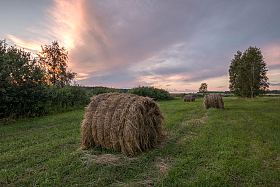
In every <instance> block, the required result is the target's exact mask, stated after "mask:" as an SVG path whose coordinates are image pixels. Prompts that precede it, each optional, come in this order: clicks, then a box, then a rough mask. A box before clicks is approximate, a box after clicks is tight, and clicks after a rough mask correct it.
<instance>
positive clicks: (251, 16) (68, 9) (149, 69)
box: [0, 0, 280, 92]
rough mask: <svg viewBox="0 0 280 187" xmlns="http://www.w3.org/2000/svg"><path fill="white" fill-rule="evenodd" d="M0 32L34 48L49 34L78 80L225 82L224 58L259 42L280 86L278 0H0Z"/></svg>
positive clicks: (223, 86)
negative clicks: (61, 49) (65, 51)
mask: <svg viewBox="0 0 280 187" xmlns="http://www.w3.org/2000/svg"><path fill="white" fill-rule="evenodd" d="M0 7H1V11H0V24H1V26H0V39H1V40H3V39H6V41H7V43H8V45H10V46H11V45H16V46H18V47H21V48H24V49H25V50H26V51H30V52H32V54H34V55H35V54H37V53H38V52H39V51H40V50H41V45H50V44H51V42H52V41H54V40H57V41H58V42H59V44H60V46H64V47H65V48H66V50H67V51H69V63H68V68H69V70H71V71H73V72H76V73H77V74H78V76H77V77H76V80H77V83H78V84H81V85H85V86H107V87H113V88H132V87H136V86H140V85H141V86H154V87H157V88H163V89H165V90H168V91H171V92H197V91H198V88H199V86H200V85H201V83H203V82H205V83H207V84H208V90H211V91H225V90H229V89H228V86H229V75H228V70H229V66H230V61H231V59H233V58H234V54H236V52H237V51H238V50H239V51H245V50H246V49H247V48H248V47H249V46H253V47H254V46H256V47H258V48H260V49H261V51H262V54H263V56H264V60H265V62H266V63H267V69H268V72H267V75H268V78H269V82H270V87H269V89H270V90H274V89H278V90H280V1H279V0H234V1H233V0H228V1H223V0H211V1H208V0H158V1H156V0H141V1H140V0H138V1H137V0H102V1H101V0H53V1H52V0H24V1H22V0H1V1H0Z"/></svg>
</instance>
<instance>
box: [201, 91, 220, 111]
mask: <svg viewBox="0 0 280 187" xmlns="http://www.w3.org/2000/svg"><path fill="white" fill-rule="evenodd" d="M204 108H206V109H208V108H222V109H224V102H223V99H222V95H221V94H220V93H215V94H210V95H205V96H204Z"/></svg>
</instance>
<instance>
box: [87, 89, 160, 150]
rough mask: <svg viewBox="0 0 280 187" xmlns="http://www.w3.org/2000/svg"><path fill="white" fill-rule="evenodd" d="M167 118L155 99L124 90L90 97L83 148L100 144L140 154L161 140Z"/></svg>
mask: <svg viewBox="0 0 280 187" xmlns="http://www.w3.org/2000/svg"><path fill="white" fill-rule="evenodd" d="M163 120H164V118H163V115H162V113H161V110H160V108H159V106H158V105H157V104H156V103H155V102H154V100H153V99H151V98H148V97H142V96H137V95H134V94H125V93H105V94H100V95H98V96H96V97H92V98H91V102H90V104H89V105H88V107H87V109H86V113H85V116H84V120H83V123H82V149H87V148H90V147H96V146H101V147H103V148H106V149H113V150H117V151H121V152H122V153H125V154H127V153H129V154H131V155H137V154H139V153H141V152H143V151H145V150H148V149H150V148H152V147H154V146H155V145H156V144H158V143H160V142H161V140H162V139H163V137H164V136H165V134H164V132H163V127H162V125H161V124H162V122H163Z"/></svg>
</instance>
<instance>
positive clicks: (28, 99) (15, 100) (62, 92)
mask: <svg viewBox="0 0 280 187" xmlns="http://www.w3.org/2000/svg"><path fill="white" fill-rule="evenodd" d="M47 77H48V74H46V70H45V69H44V66H42V65H41V64H40V63H39V62H38V61H36V60H35V59H32V58H31V54H30V53H27V52H24V50H22V49H18V48H16V47H7V44H6V41H5V40H0V119H1V118H5V117H10V118H17V117H19V116H40V115H43V114H46V113H52V112H55V111H57V110H59V109H61V108H67V107H68V108H69V107H73V106H78V105H84V104H87V103H88V102H89V98H90V96H91V95H92V94H93V93H92V91H91V90H87V89H85V88H83V87H81V86H79V85H76V86H70V85H67V84H65V83H66V82H64V84H63V86H61V85H59V86H57V85H48V84H47V83H48V82H47V80H46V79H47ZM69 80H70V79H69ZM69 80H68V82H67V83H69Z"/></svg>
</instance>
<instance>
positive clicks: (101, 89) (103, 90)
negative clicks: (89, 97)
mask: <svg viewBox="0 0 280 187" xmlns="http://www.w3.org/2000/svg"><path fill="white" fill-rule="evenodd" d="M110 92H118V93H123V91H122V90H121V89H116V88H108V87H97V88H95V89H94V91H93V94H95V95H99V94H103V93H110Z"/></svg>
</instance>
